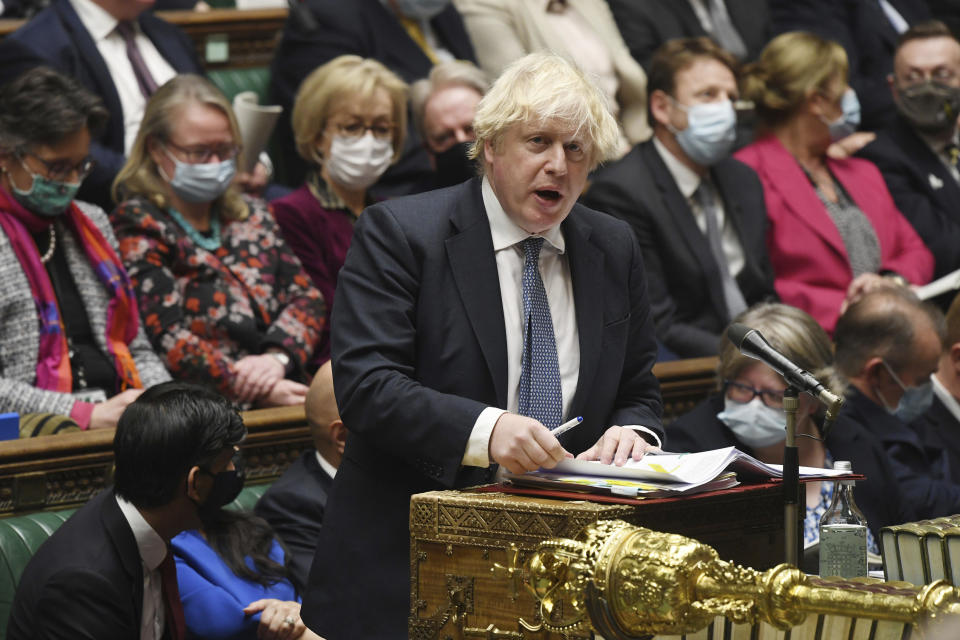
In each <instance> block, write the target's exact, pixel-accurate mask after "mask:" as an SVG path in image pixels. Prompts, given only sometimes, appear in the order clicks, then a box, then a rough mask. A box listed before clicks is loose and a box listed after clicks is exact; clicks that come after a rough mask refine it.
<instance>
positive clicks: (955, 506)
mask: <svg viewBox="0 0 960 640" xmlns="http://www.w3.org/2000/svg"><path fill="white" fill-rule="evenodd" d="M845 395H846V402H845V403H844V405H843V409H842V410H841V412H840V416H841V417H843V416H846V418H847V419H849V420H851V421H853V422H856V423H857V424H859V425H860V426H862V427H863V428H864V429H867V430H869V432H870V433H871V434H872V435H873V437H874V438H876V439H877V440H879V441H880V444H881V445H882V446H883V448H884V450H886V452H887V457H888V459H889V460H890V467H891V468H892V469H893V473H894V478H895V479H896V481H897V483H898V484H899V485H900V487H901V490H902V491H903V493H904V495H905V496H906V499H907V500H908V502H909V503H910V504H911V505H913V509H914V511H915V512H916V513H915V515H916V517H917V518H920V519H925V518H938V517H940V516H948V515H951V514H954V513H960V484H956V483H954V482H952V481H951V476H950V469H949V463H948V462H947V457H946V455H945V454H944V452H943V450H942V449H939V448H938V447H936V446H932V445H930V444H927V443H924V442H923V440H922V439H921V437H920V436H919V435H918V434H917V432H916V431H914V430H912V429H911V428H910V427H908V426H907V425H906V424H904V423H903V422H901V421H900V419H899V418H897V417H896V416H893V415H891V414H889V413H888V412H887V411H886V410H885V409H884V408H883V407H881V406H880V405H878V404H876V403H875V402H873V401H872V400H870V399H869V398H868V397H866V396H865V395H863V394H862V393H860V392H859V391H858V390H857V389H856V388H854V387H852V386H851V387H849V388H848V389H847V392H846V394H845ZM854 470H856V467H854Z"/></svg>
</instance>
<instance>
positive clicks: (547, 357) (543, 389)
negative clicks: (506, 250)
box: [520, 238, 563, 429]
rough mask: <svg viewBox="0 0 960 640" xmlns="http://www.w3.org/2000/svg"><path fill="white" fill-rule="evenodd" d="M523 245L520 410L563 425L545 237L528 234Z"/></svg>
mask: <svg viewBox="0 0 960 640" xmlns="http://www.w3.org/2000/svg"><path fill="white" fill-rule="evenodd" d="M520 244H521V246H522V247H523V255H524V261H523V327H524V328H523V359H522V361H521V364H520V414H521V415H524V416H528V417H530V418H534V419H536V420H539V421H540V422H541V423H543V425H544V426H546V427H547V428H548V429H555V428H556V427H558V426H559V425H560V413H561V411H562V409H563V398H562V395H561V392H560V367H559V366H558V364H557V342H556V340H555V339H554V336H553V319H552V318H551V317H550V305H549V303H548V302H547V292H546V290H545V289H544V288H543V279H542V278H541V277H540V249H541V247H543V238H527V239H526V240H524V241H523V242H522V243H520Z"/></svg>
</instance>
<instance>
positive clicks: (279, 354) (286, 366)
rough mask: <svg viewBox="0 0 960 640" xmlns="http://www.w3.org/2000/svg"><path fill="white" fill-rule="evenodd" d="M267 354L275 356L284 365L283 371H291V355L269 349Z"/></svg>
mask: <svg viewBox="0 0 960 640" xmlns="http://www.w3.org/2000/svg"><path fill="white" fill-rule="evenodd" d="M267 355H268V356H270V357H272V358H275V359H276V361H277V362H279V363H280V364H282V365H283V372H284V373H287V372H289V371H290V363H291V360H290V356H288V355H287V354H286V353H284V352H283V351H267Z"/></svg>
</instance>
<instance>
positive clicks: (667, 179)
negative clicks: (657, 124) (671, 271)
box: [643, 142, 727, 318]
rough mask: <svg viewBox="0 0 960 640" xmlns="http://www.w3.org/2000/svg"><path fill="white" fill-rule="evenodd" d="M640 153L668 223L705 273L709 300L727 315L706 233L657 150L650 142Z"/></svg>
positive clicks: (721, 287) (718, 272)
mask: <svg viewBox="0 0 960 640" xmlns="http://www.w3.org/2000/svg"><path fill="white" fill-rule="evenodd" d="M643 155H644V162H645V163H646V164H647V166H648V167H649V168H650V175H651V176H652V177H653V181H654V182H655V183H656V185H657V189H658V190H659V191H660V197H661V198H662V200H663V206H664V209H665V211H666V213H667V215H668V217H669V218H670V221H669V223H670V224H672V225H673V228H674V231H675V232H676V234H677V235H678V236H680V237H682V238H683V241H684V243H685V244H686V245H687V248H688V249H689V250H690V254H691V255H692V256H693V257H694V258H695V259H696V260H697V262H698V263H700V270H701V271H702V272H703V273H704V274H705V275H706V277H707V281H708V286H707V291H709V293H710V302H711V304H713V307H714V309H716V310H717V311H719V312H720V316H721V317H724V318H725V317H727V303H726V300H724V298H723V283H722V281H721V279H720V271H719V268H718V266H717V263H716V260H714V258H713V252H712V251H711V249H710V243H709V242H708V241H707V237H706V236H705V235H704V234H703V233H702V232H701V231H700V227H699V226H697V220H696V218H694V217H693V211H691V210H690V204H689V203H688V202H687V199H686V198H684V197H683V194H682V193H680V189H679V188H678V187H677V182H676V180H674V179H673V175H672V174H671V173H670V170H669V169H667V165H665V164H664V163H663V159H662V158H661V157H660V153H659V152H658V151H657V149H656V147H655V146H654V145H653V143H652V142H650V143H648V144H645V145H644V147H643Z"/></svg>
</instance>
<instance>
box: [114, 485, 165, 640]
mask: <svg viewBox="0 0 960 640" xmlns="http://www.w3.org/2000/svg"><path fill="white" fill-rule="evenodd" d="M115 497H116V500H117V504H118V505H119V506H120V511H121V512H122V513H123V517H124V518H125V519H126V521H127V524H129V525H130V529H131V530H132V531H133V537H134V539H136V541H137V549H138V550H139V551H140V562H141V564H142V566H143V611H142V613H141V615H140V638H141V640H160V639H161V638H162V637H163V629H164V624H165V614H164V609H163V588H162V580H161V575H160V571H159V567H160V563H161V562H163V559H164V558H165V557H166V556H167V543H166V542H164V540H163V538H161V537H160V534H158V533H157V532H156V531H154V529H153V527H151V526H150V524H149V523H148V522H147V521H146V520H144V518H143V515H141V514H140V511H138V510H137V508H136V507H135V506H133V505H132V504H131V503H129V502H127V501H126V500H124V499H123V498H121V497H120V496H115Z"/></svg>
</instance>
